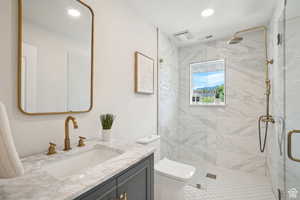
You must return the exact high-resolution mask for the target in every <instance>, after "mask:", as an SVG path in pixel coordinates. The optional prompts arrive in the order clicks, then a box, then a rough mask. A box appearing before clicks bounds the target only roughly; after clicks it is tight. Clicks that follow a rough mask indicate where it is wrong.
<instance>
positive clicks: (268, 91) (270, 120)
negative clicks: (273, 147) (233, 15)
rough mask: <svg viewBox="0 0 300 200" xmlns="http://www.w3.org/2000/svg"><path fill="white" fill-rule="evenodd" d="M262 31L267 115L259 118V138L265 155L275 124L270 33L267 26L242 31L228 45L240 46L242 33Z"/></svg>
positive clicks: (260, 146)
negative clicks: (269, 51)
mask: <svg viewBox="0 0 300 200" xmlns="http://www.w3.org/2000/svg"><path fill="white" fill-rule="evenodd" d="M260 29H262V30H263V31H264V40H265V41H264V42H265V58H266V59H265V72H266V74H265V84H266V93H265V95H266V115H261V116H259V118H258V137H259V150H260V151H261V152H262V153H263V152H264V151H265V149H266V143H267V137H268V129H269V124H270V123H272V124H274V123H275V120H274V118H273V116H272V115H270V95H271V81H270V79H269V64H273V60H272V59H271V60H269V58H268V33H267V27H265V26H257V27H253V28H248V29H245V30H241V31H238V32H236V33H235V34H234V35H233V37H232V38H231V40H229V41H228V44H238V43H240V42H241V41H242V40H243V38H242V37H240V36H238V35H239V34H241V33H245V32H249V31H254V30H260ZM262 123H265V128H264V133H265V134H264V137H263V136H262V127H261V125H262Z"/></svg>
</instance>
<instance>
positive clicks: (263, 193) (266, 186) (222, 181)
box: [184, 168, 275, 200]
mask: <svg viewBox="0 0 300 200" xmlns="http://www.w3.org/2000/svg"><path fill="white" fill-rule="evenodd" d="M210 172H213V174H216V175H217V179H216V180H214V179H209V178H204V179H203V178H201V177H200V176H198V177H197V175H196V176H195V179H194V180H193V181H192V182H191V183H189V184H190V185H188V186H186V187H185V191H184V192H185V200H275V197H274V194H273V192H272V189H271V183H270V181H269V178H268V177H266V176H263V175H261V176H254V175H251V174H247V173H243V172H236V171H228V170H223V169H221V170H220V169H212V168H210ZM218 174H219V175H218ZM201 179H202V180H201ZM197 180H199V182H200V184H201V183H202V185H203V186H204V187H203V189H198V188H196V187H194V185H195V183H197V182H196V181H197ZM203 183H204V184H203Z"/></svg>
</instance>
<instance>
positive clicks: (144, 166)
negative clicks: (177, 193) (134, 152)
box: [75, 154, 154, 200]
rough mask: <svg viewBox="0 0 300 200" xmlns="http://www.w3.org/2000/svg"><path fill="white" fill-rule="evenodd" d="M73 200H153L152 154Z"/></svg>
mask: <svg viewBox="0 0 300 200" xmlns="http://www.w3.org/2000/svg"><path fill="white" fill-rule="evenodd" d="M75 200H154V157H153V154H152V155H151V156H149V157H147V158H145V159H144V160H142V161H140V162H139V163H137V164H135V165H133V166H131V167H129V168H128V169H126V170H125V171H123V172H121V173H119V174H118V175H116V176H114V177H112V178H111V179H109V180H107V181H105V182H104V183H102V184H100V185H98V186H96V187H95V188H93V189H91V190H90V191H88V192H86V193H84V194H82V195H80V196H79V197H77V198H75Z"/></svg>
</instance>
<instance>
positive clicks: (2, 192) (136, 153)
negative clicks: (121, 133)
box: [0, 139, 155, 200]
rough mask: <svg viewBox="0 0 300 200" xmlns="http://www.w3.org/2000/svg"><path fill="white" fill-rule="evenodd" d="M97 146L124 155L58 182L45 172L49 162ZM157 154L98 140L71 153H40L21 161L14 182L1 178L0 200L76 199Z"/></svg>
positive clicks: (146, 148) (137, 146) (115, 142)
mask: <svg viewBox="0 0 300 200" xmlns="http://www.w3.org/2000/svg"><path fill="white" fill-rule="evenodd" d="M96 144H100V145H104V146H107V147H110V148H113V149H116V150H119V151H122V152H124V153H122V154H121V155H119V156H117V157H114V158H112V159H110V160H107V161H105V162H103V163H101V164H99V165H96V166H94V167H90V168H88V169H87V170H84V171H81V172H80V174H76V175H72V176H69V177H67V178H65V179H57V178H55V177H54V176H52V175H50V174H49V173H48V172H46V171H45V170H44V167H46V166H47V164H49V163H53V162H57V161H59V160H63V159H66V158H68V157H70V156H73V155H76V154H78V153H80V152H84V151H88V150H91V149H92V148H93V147H94V146H95V145H96ZM154 151H155V149H154V148H153V147H148V146H143V145H139V144H135V143H134V144H128V143H125V142H120V141H118V142H117V141H111V142H103V141H101V140H99V139H95V140H91V141H87V142H86V146H85V147H81V148H79V147H75V145H73V149H72V150H71V151H69V152H63V151H59V152H58V153H57V154H55V155H52V156H47V155H46V154H38V155H34V156H29V157H26V158H24V159H22V163H23V165H24V168H25V174H24V175H23V176H21V177H18V178H13V179H0V199H1V200H64V199H73V198H75V197H77V196H79V195H80V194H82V193H84V192H86V191H88V190H90V189H92V188H93V187H95V186H97V185H98V184H101V183H103V182H104V181H106V180H108V179H109V178H111V177H112V176H114V175H116V174H118V173H120V172H122V171H123V170H125V169H127V168H128V167H130V166H131V165H133V164H135V163H137V162H139V161H140V160H142V159H144V158H146V157H147V156H149V155H150V154H152V153H153V152H154Z"/></svg>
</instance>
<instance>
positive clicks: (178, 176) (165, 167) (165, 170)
mask: <svg viewBox="0 0 300 200" xmlns="http://www.w3.org/2000/svg"><path fill="white" fill-rule="evenodd" d="M154 169H155V172H157V173H158V174H160V175H162V176H166V177H169V178H172V179H175V180H178V181H181V182H186V181H188V180H189V179H191V178H192V177H193V175H194V174H195V171H196V169H195V167H193V166H190V165H187V164H183V163H179V162H176V161H173V160H169V159H167V158H164V159H162V160H160V161H159V162H158V163H157V164H156V165H155V166H154Z"/></svg>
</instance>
